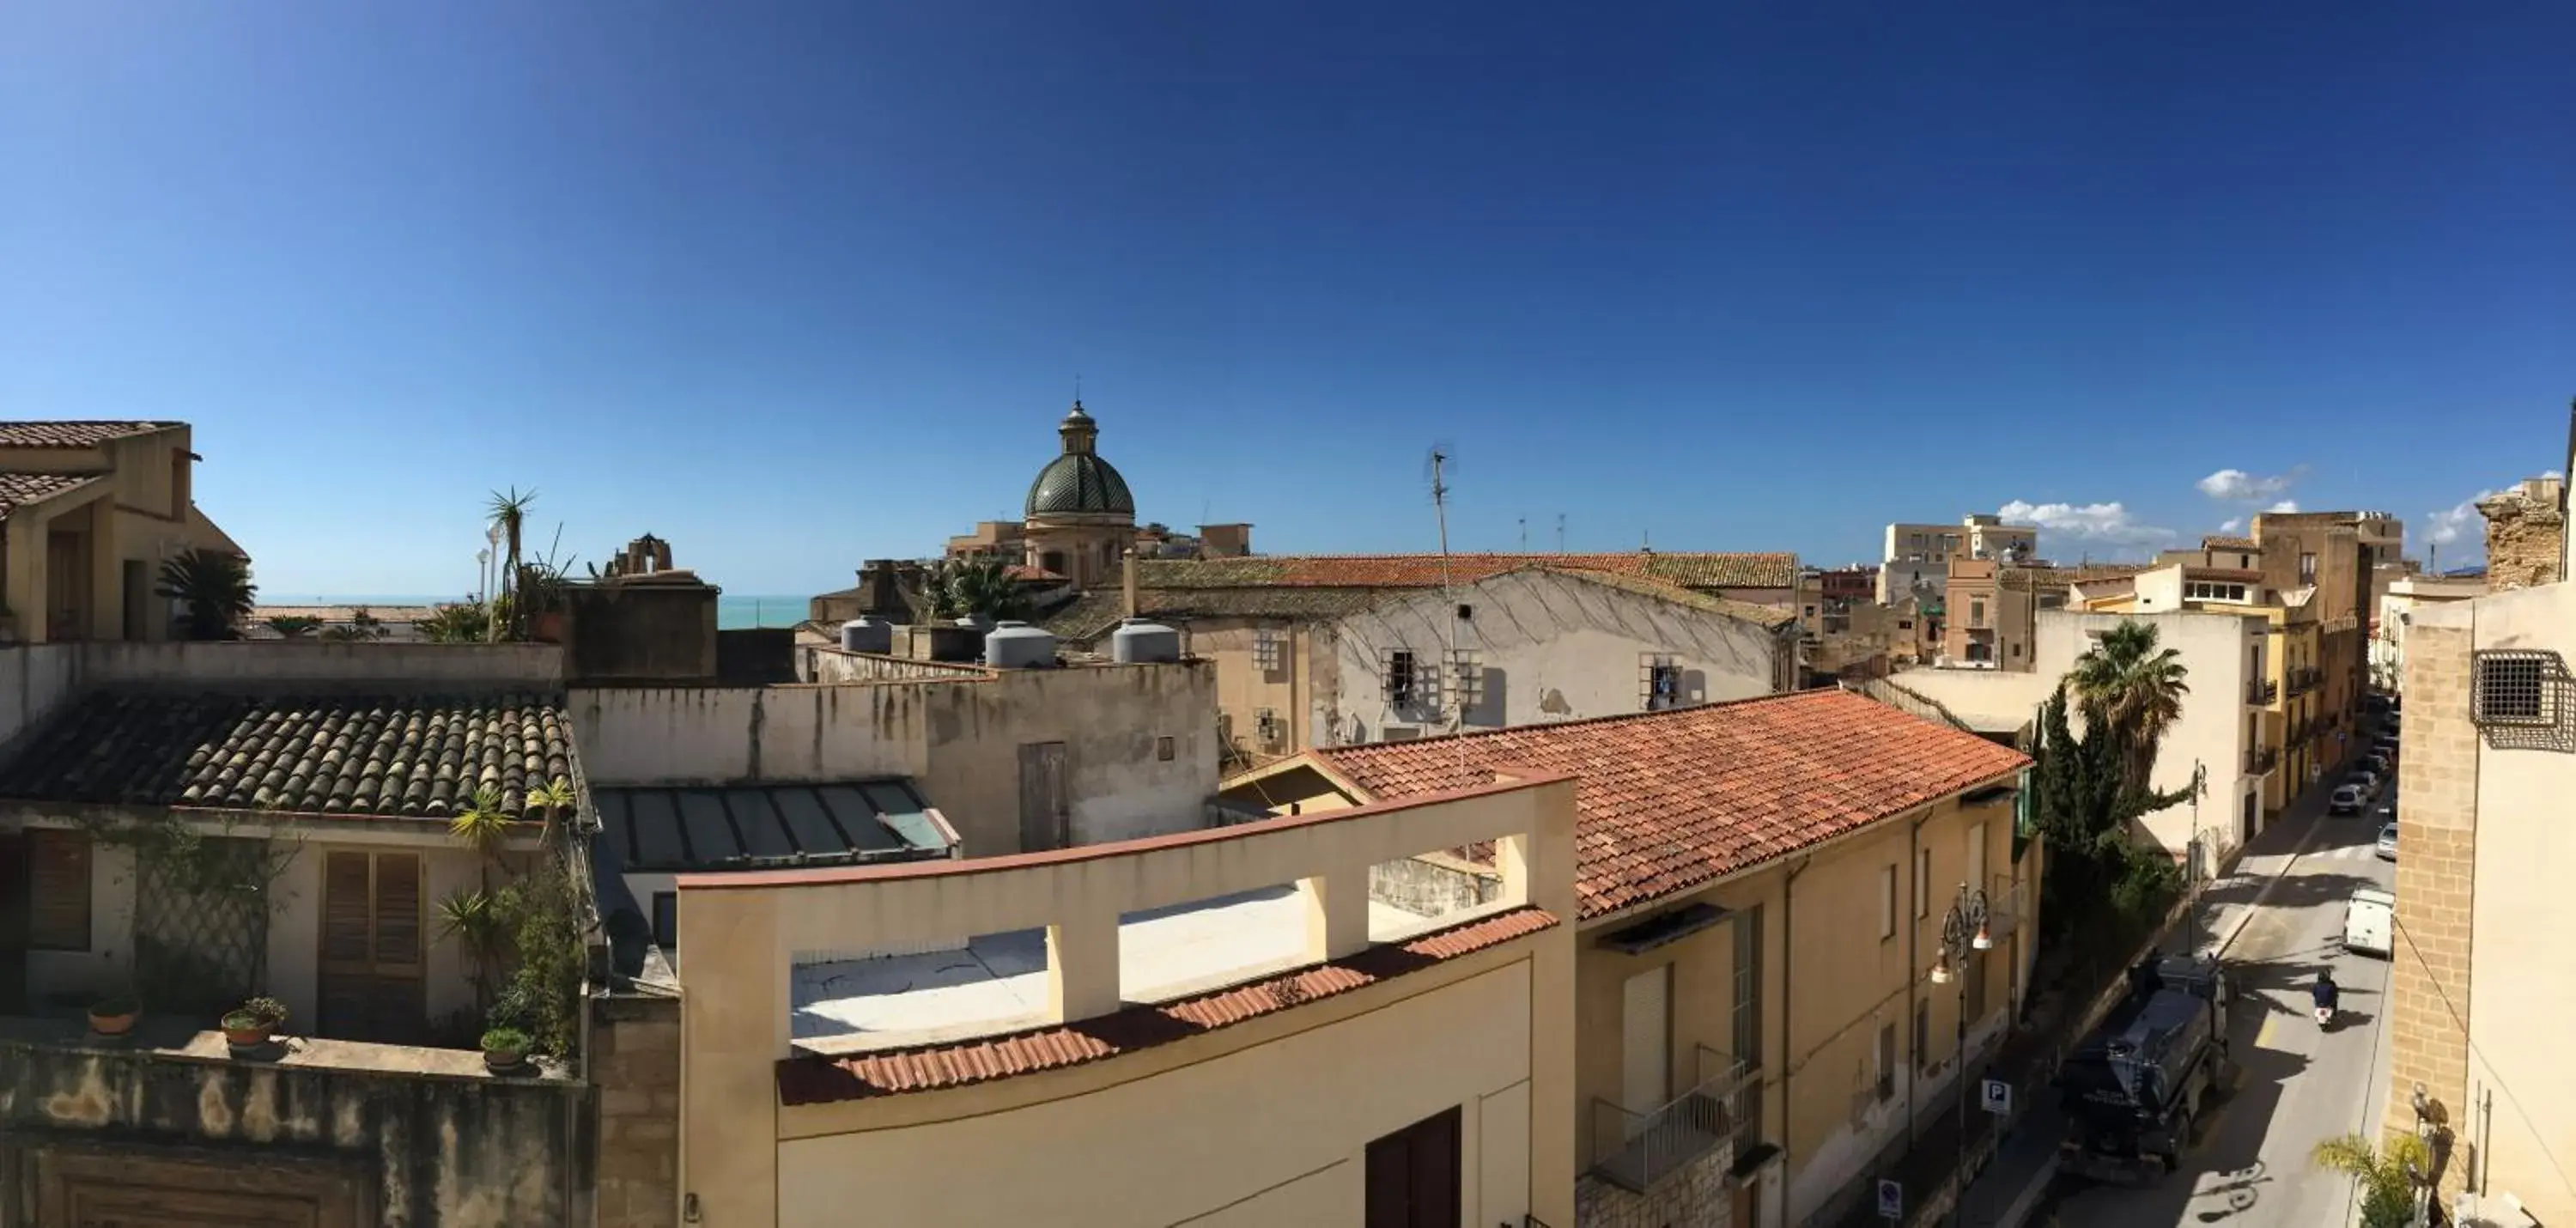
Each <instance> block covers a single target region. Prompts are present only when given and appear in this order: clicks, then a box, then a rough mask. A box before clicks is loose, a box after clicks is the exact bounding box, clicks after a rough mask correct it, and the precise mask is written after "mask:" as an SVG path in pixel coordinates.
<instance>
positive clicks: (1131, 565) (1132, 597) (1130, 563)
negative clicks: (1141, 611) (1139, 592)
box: [1126, 546, 1139, 618]
mask: <svg viewBox="0 0 2576 1228" xmlns="http://www.w3.org/2000/svg"><path fill="white" fill-rule="evenodd" d="M1126 585H1127V617H1129V618H1136V617H1139V615H1138V614H1137V613H1136V548H1135V547H1134V546H1129V547H1128V548H1127V578H1126Z"/></svg>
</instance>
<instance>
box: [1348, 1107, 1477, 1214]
mask: <svg viewBox="0 0 2576 1228" xmlns="http://www.w3.org/2000/svg"><path fill="white" fill-rule="evenodd" d="M1461 1120H1462V1116H1461V1114H1460V1113H1459V1111H1458V1110H1457V1109H1456V1108H1450V1109H1446V1110H1443V1111H1442V1112H1440V1113H1437V1114H1434V1115H1433V1116H1430V1117H1426V1118H1424V1119H1422V1120H1421V1121H1418V1122H1415V1123H1413V1124H1412V1125H1410V1126H1406V1127H1405V1128H1403V1129H1401V1130H1398V1131H1396V1132H1395V1133H1393V1134H1390V1135H1387V1136H1386V1137H1384V1138H1381V1139H1379V1140H1377V1141H1376V1142H1373V1143H1370V1144H1369V1145H1368V1158H1367V1165H1368V1171H1367V1173H1366V1175H1365V1178H1366V1185H1367V1195H1366V1197H1367V1206H1366V1209H1365V1210H1364V1211H1363V1213H1362V1214H1363V1216H1364V1223H1365V1225H1366V1228H1457V1224H1458V1216H1459V1211H1460V1206H1461V1203H1462V1202H1463V1200H1464V1193H1463V1191H1462V1190H1461V1188H1460V1187H1461V1185H1462V1184H1463V1182H1462V1181H1461V1180H1460V1177H1461V1174H1462V1171H1463V1166H1462V1163H1461V1158H1460V1156H1459V1141H1460V1140H1459V1136H1460V1122H1461Z"/></svg>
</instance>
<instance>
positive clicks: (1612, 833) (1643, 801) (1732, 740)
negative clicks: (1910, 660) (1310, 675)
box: [1314, 689, 2030, 917]
mask: <svg viewBox="0 0 2576 1228" xmlns="http://www.w3.org/2000/svg"><path fill="white" fill-rule="evenodd" d="M1314 754H1315V756H1316V757H1317V758H1318V759H1320V760H1322V761H1323V762H1324V763H1325V765H1326V766H1328V767H1330V768H1331V769H1333V770H1334V771H1336V772H1338V773H1340V774H1341V775H1342V776H1343V777H1344V778H1345V779H1347V780H1349V781H1350V782H1351V783H1352V784H1354V785H1357V786H1358V787H1359V788H1360V790H1361V791H1362V792H1364V793H1365V794H1367V797H1368V799H1369V800H1387V799H1391V798H1398V797H1403V796H1405V795H1408V794H1414V793H1424V792H1430V791H1434V790H1442V789H1455V788H1459V787H1462V786H1466V785H1472V784H1482V783H1484V782H1486V781H1490V780H1492V779H1493V776H1494V773H1495V772H1496V771H1497V770H1502V771H1509V770H1512V769H1516V768H1517V769H1524V770H1526V769H1529V768H1538V769H1542V770H1555V771H1563V772H1569V773H1572V774H1573V775H1574V776H1575V777H1576V778H1577V783H1576V785H1575V809H1576V815H1577V818H1576V823H1575V831H1574V844H1575V857H1576V868H1575V880H1576V881H1575V890H1576V892H1577V893H1578V894H1579V895H1580V896H1581V897H1582V900H1583V915H1584V916H1585V917H1595V916H1599V915H1602V914H1604V913H1610V912H1616V911H1618V910H1620V909H1622V908H1627V907H1629V906H1631V905H1635V904H1641V903H1645V902H1647V901H1650V900H1655V899H1660V898H1662V897H1665V896H1669V895H1674V894H1677V893H1680V892H1683V891H1687V890H1690V889H1692V888H1695V887H1699V886H1702V885H1704V884H1707V883H1709V882H1712V881H1715V880H1716V879H1719V878H1722V877H1724V876H1726V875H1728V874H1732V873H1735V872H1737V871H1739V870H1743V869H1746V868H1749V867H1751V866H1756V865H1760V864H1762V863H1763V862H1767V861H1771V860H1774V859H1777V858H1780V857H1785V856H1788V855H1790V854H1792V853H1795V852H1797V851H1798V850H1800V849H1803V848H1807V847H1810V846H1812V845H1815V844H1818V843H1820V842H1822V841H1825V840H1829V839H1832V838H1834V837H1836V836H1839V835H1842V834H1844V833H1846V832H1850V831H1854V830H1857V829H1859V828H1861V827H1865V826H1867V825H1869V824H1871V823H1875V822H1877V821H1879V820H1881V819H1886V818H1890V817H1893V816H1895V815H1898V814H1902V813H1904V812H1906V811H1908V810H1911V809H1913V808H1915V807H1917V806H1921V805H1923V804H1925V803H1927V802H1932V801H1936V800H1938V799H1941V798H1944V797H1948V796H1950V795H1952V794H1955V793H1961V792H1965V791H1967V790H1969V789H1973V788H1976V787H1978V786H1981V785H1985V784H1988V783H1990V782H1993V781H1995V780H1997V779H1998V778H2001V777H2005V776H2009V775H2011V774H2013V773H2015V772H2018V771H2020V770H2021V769H2022V768H2024V767H2026V766H2028V765H2029V763H2030V760H2029V759H2028V758H2026V757H2024V756H2023V755H2022V754H2021V753H2020V752H2019V751H2015V750H2013V749H2011V748H2009V747H2005V746H2000V745H1997V744H1995V743H1993V742H1989V741H1987V740H1985V739H1984V738H1981V737H1978V736H1977V735H1975V734H1973V733H1968V732H1966V731H1964V730H1959V729H1953V728H1950V727H1948V726H1945V725H1940V724H1936V723H1934V722H1931V721H1927V720H1924V719H1922V718H1920V717H1917V716H1914V715H1911V714H1909V713H1906V712H1902V711H1899V710H1898V709H1896V708H1892V707H1889V706H1888V705H1886V704H1882V703H1878V702H1876V701H1874V700H1871V699H1868V698H1866V697H1863V696H1860V695H1854V694H1850V693H1847V692H1844V691H1841V690H1837V689H1826V690H1814V691H1799V692H1796V693H1793V694H1787V695H1769V696H1764V697H1762V698H1759V699H1747V700H1739V701H1736V702H1734V703H1724V704H1710V705H1707V706H1703V707H1697V708H1684V709H1680V710H1678V711H1670V712H1643V713H1637V714H1634V715H1629V716H1612V717H1602V718H1599V719H1596V720H1588V721H1563V722H1559V723H1556V724H1549V725H1529V726H1524V727H1521V728H1517V729H1501V730H1495V731H1493V732H1490V733H1472V734H1465V735H1461V736H1457V737H1447V738H1425V739H1422V740H1420V741H1415V742H1387V743H1380V744H1378V745H1373V746H1353V747H1344V748H1340V749H1335V750H1324V751H1316V752H1314ZM1479 852H1481V850H1470V855H1476V854H1477V853H1479Z"/></svg>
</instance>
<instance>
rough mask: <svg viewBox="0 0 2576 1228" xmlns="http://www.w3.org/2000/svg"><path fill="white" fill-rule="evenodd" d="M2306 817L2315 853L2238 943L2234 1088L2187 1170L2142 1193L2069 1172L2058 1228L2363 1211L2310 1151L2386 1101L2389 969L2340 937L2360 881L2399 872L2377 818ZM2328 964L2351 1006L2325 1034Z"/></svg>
mask: <svg viewBox="0 0 2576 1228" xmlns="http://www.w3.org/2000/svg"><path fill="white" fill-rule="evenodd" d="M2295 821H2296V822H2298V823H2299V824H2301V826H2302V827H2303V828H2304V829H2305V830H2306V832H2307V833H2309V834H2305V835H2294V836H2293V837H2292V838H2295V839H2297V840H2299V841H2300V842H2301V843H2302V844H2304V845H2306V848H2307V851H2306V852H2305V853H2304V854H2302V855H2300V856H2299V857H2298V859H2297V860H2296V861H2295V862H2294V863H2292V865H2291V867H2290V869H2289V871H2288V873H2286V874H2285V875H2284V876H2283V877H2282V878H2281V879H2280V880H2279V882H2278V883H2277V884H2275V885H2274V886H2273V888H2272V890H2271V894H2270V895H2269V896H2268V897H2266V898H2265V899H2264V900H2263V901H2262V904H2261V906H2260V907H2259V908H2258V909H2257V911H2256V913H2255V915H2254V916H2253V918H2252V919H2251V920H2250V921H2249V922H2248V923H2247V924H2246V926H2245V928H2244V930H2243V931H2242V932H2241V933H2239V934H2238V936H2237V938H2236V941H2235V944H2234V945H2233V946H2232V947H2230V948H2229V950H2228V951H2227V961H2228V963H2229V965H2230V968H2231V971H2232V973H2233V975H2234V976H2235V978H2236V984H2237V987H2238V990H2239V997H2238V999H2237V1004H2236V1009H2235V1011H2234V1012H2233V1013H2232V1015H2231V1017H2230V1020H2229V1037H2230V1040H2231V1048H2232V1051H2233V1053H2234V1056H2235V1058H2236V1062H2237V1065H2238V1067H2239V1068H2240V1069H2239V1073H2238V1076H2237V1079H2236V1083H2235V1086H2234V1088H2233V1089H2232V1091H2231V1093H2230V1094H2229V1095H2228V1096H2227V1097H2225V1098H2224V1099H2223V1100H2221V1101H2220V1102H2219V1104H2218V1106H2217V1108H2216V1109H2215V1110H2214V1111H2212V1112H2211V1113H2210V1114H2209V1116H2208V1117H2207V1118H2206V1119H2205V1120H2204V1121H2203V1122H2202V1123H2201V1125H2200V1129H2199V1132H2198V1137H2197V1138H2196V1140H2195V1141H2194V1143H2193V1145H2192V1147H2191V1149H2190V1151H2189V1152H2188V1153H2186V1155H2185V1157H2184V1160H2183V1168H2182V1170H2181V1171H2179V1172H2176V1173H2174V1174H2172V1175H2170V1176H2168V1177H2166V1178H2165V1179H2164V1180H2163V1181H2162V1182H2161V1183H2160V1184H2157V1185H2153V1186H2147V1187H2142V1188H2141V1187H2116V1186H2088V1185H2084V1184H2082V1183H2078V1182H2075V1181H2072V1180H2071V1179H2061V1183H2060V1184H2061V1188H2060V1190H2059V1191H2058V1195H2059V1199H2060V1201H2058V1202H2057V1207H2056V1210H2057V1222H2059V1223H2062V1224H2068V1225H2074V1224H2082V1225H2088V1226H2091V1225H2103V1226H2105V1228H2175V1226H2179V1225H2186V1224H2195V1225H2207V1224H2226V1225H2231V1226H2233V1228H2246V1226H2256V1225H2282V1226H2284V1228H2288V1226H2291V1225H2296V1226H2298V1228H2339V1226H2340V1225H2343V1224H2344V1223H2346V1222H2347V1220H2348V1219H2349V1217H2350V1215H2351V1207H2352V1203H2351V1199H2352V1182H2351V1181H2350V1179H2348V1178H2346V1177H2344V1176H2342V1175H2340V1174H2336V1173H2329V1172H2323V1171H2320V1170H2318V1169H2316V1168H2315V1167H2313V1166H2312V1165H2311V1164H2310V1163H2309V1161H2308V1154H2309V1152H2310V1150H2311V1149H2313V1148H2314V1147H2315V1146H2316V1144H2317V1142H2318V1140H2320V1139H2324V1138H2329V1137H2332V1136H2334V1135H2338V1134H2343V1133H2347V1132H2350V1131H2353V1130H2357V1129H2361V1128H2363V1125H2364V1123H2365V1121H2366V1120H2368V1119H2369V1118H2370V1117H2371V1116H2373V1115H2375V1114H2376V1113H2377V1112H2378V1109H2379V1106H2380V1105H2381V1104H2382V1103H2384V1100H2385V1096H2386V1087H2385V1082H2384V1076H2382V1075H2381V1073H2380V1072H2381V1070H2382V1067H2383V1066H2384V1063H2383V1062H2382V1060H2381V1057H2382V1052H2383V1047H2384V1042H2383V1040H2382V1028H2381V1021H2382V1019H2383V1017H2384V1015H2385V1014H2386V1001H2385V995H2386V992H2387V987H2388V964H2387V961H2385V960H2383V959H2380V958H2378V957H2375V956H2367V955H2346V954H2345V953H2344V952H2343V950H2342V944H2341V941H2340V939H2341V936H2342V929H2343V916H2344V902H2345V901H2346V900H2347V899H2348V898H2350V896H2351V895H2352V893H2353V891H2354V890H2355V889H2356V888H2360V887H2381V888H2387V887H2389V886H2390V885H2391V883H2392V881H2393V880H2394V878H2395V866H2394V865H2393V864H2392V863H2390V862H2386V861H2382V860H2379V859H2378V857H2377V856H2376V855H2375V853H2374V851H2373V844H2374V841H2375V838H2376V836H2377V834H2378V826H2377V820H2376V819H2374V818H2371V817H2369V816H2368V815H2367V814H2365V815H2364V816H2361V817H2344V818H2332V817H2324V816H2321V815H2317V814H2315V813H2314V812H2313V811H2310V812H2309V813H2308V814H2307V815H2303V816H2301V817H2300V818H2299V819H2297V820H2295ZM2311 824H2312V825H2313V826H2309V825H2311ZM2267 834H2268V833H2267ZM2222 889H2223V888H2222ZM2327 967H2331V968H2333V969H2334V974H2335V980H2336V982H2337V983H2338V984H2340V985H2341V986H2342V987H2343V995H2342V999H2343V1011H2342V1014H2341V1016H2340V1018H2339V1019H2338V1021H2337V1022H2336V1025H2335V1027H2334V1028H2333V1030H2332V1031H2331V1032H2329V1033H2326V1034H2323V1035H2320V1034H2319V1031H2318V1028H2317V1025H2316V1021H2315V1019H2314V1018H2313V1017H2312V1016H2311V1014H2310V1013H2309V1012H2310V1004H2309V998H2308V987H2309V986H2310V985H2311V984H2313V983H2314V982H2315V980H2316V977H2317V973H2318V971H2319V970H2320V969H2322V968H2327Z"/></svg>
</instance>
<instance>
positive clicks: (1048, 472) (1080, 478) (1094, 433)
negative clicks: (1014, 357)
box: [1027, 401, 1136, 519]
mask: <svg viewBox="0 0 2576 1228" xmlns="http://www.w3.org/2000/svg"><path fill="white" fill-rule="evenodd" d="M1056 433H1057V434H1059V435H1061V436H1063V437H1064V455H1062V456H1059V457H1057V458H1055V459H1054V460H1052V461H1049V462H1047V467H1046V468H1044V469H1040V470H1038V480H1036V481H1034V482H1031V483H1029V502H1028V513H1027V514H1028V516H1029V518H1030V519H1036V518H1039V517H1042V516H1048V515H1058V516H1063V515H1074V514H1109V515H1118V516H1134V515H1135V514H1136V498H1135V496H1133V495H1130V494H1128V493H1127V479H1125V478H1122V477H1120V476H1118V470H1117V468H1116V467H1115V466H1113V465H1111V464H1110V463H1109V462H1108V461H1105V460H1102V459H1100V456H1099V454H1098V453H1096V452H1094V451H1093V450H1092V445H1093V444H1094V443H1095V442H1097V441H1098V439H1099V437H1100V427H1099V425H1098V424H1097V423H1095V422H1093V421H1092V418H1091V415H1090V414H1087V413H1085V412H1083V409H1082V402H1080V401H1076V402H1074V403H1073V412H1071V413H1068V414H1066V415H1065V416H1064V421H1063V423H1061V424H1059V425H1058V426H1057V427H1056Z"/></svg>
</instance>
